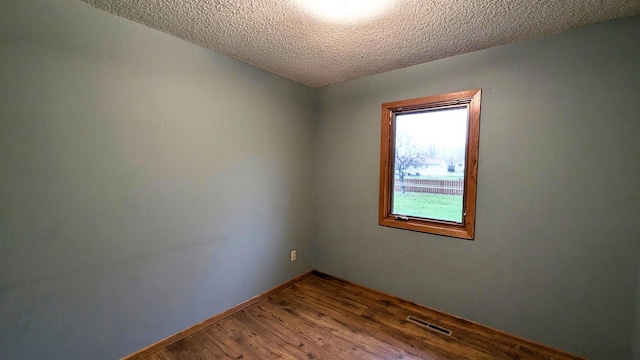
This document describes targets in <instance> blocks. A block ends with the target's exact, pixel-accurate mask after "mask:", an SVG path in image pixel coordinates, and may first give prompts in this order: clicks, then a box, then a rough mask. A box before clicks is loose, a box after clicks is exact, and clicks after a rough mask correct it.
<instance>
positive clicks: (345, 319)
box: [144, 272, 580, 360]
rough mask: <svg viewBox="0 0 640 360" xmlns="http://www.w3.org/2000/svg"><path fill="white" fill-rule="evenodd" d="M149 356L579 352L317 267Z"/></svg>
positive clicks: (153, 359) (550, 357) (553, 357)
mask: <svg viewBox="0 0 640 360" xmlns="http://www.w3.org/2000/svg"><path fill="white" fill-rule="evenodd" d="M409 315H412V316H416V317H418V318H421V319H424V320H426V321H428V322H430V323H433V324H436V325H438V326H441V327H444V328H446V329H449V330H451V331H452V334H451V336H447V335H444V334H440V333H437V332H434V331H432V330H429V329H426V328H424V327H422V326H420V325H417V324H414V323H412V322H409V321H407V320H406V318H407V316H409ZM144 359H146V360H195V359H248V360H252V359H256V360H262V359H434V360H435V359H546V360H559V359H580V358H579V357H576V356H573V355H570V354H566V353H564V352H561V351H559V350H555V349H551V348H547V347H544V346H541V345H538V344H535V343H532V342H529V341H526V340H523V339H519V338H517V337H514V336H511V335H508V334H505V333H502V332H500V331H497V330H494V329H491V328H487V327H485V326H482V325H479V324H476V323H473V322H470V321H467V320H464V319H461V318H457V317H454V316H450V315H447V314H443V313H441V312H438V311H434V310H431V309H428V308H425V307H422V306H419V305H416V304H413V303H411V302H408V301H404V300H400V299H398V298H395V297H392V296H389V295H386V294H382V293H380V292H376V291H373V290H370V289H366V288H364V287H361V286H358V285H355V284H352V283H349V282H346V281H343V280H340V279H337V278H334V277H331V276H328V275H324V274H321V273H317V272H314V274H313V275H312V276H310V277H307V278H305V279H303V280H301V281H299V282H298V283H296V284H295V285H293V286H291V287H289V288H286V289H284V290H282V291H280V292H278V293H276V294H272V295H271V296H269V297H268V298H265V299H263V300H261V301H259V302H257V303H255V304H253V305H251V306H249V307H246V308H244V309H243V310H241V311H238V312H236V313H234V314H232V315H230V316H228V317H226V318H224V319H222V320H220V321H218V322H216V323H215V324H213V325H211V326H209V327H207V328H205V329H203V330H201V331H198V332H196V333H194V334H192V335H190V336H188V337H186V338H184V339H182V340H180V341H178V342H175V343H173V344H171V345H169V346H167V347H165V348H162V349H161V350H159V351H158V352H156V353H154V354H152V355H149V356H147V357H145V358H144Z"/></svg>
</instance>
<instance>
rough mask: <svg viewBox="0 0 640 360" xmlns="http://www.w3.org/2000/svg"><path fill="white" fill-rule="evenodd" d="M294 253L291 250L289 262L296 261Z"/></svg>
mask: <svg viewBox="0 0 640 360" xmlns="http://www.w3.org/2000/svg"><path fill="white" fill-rule="evenodd" d="M296 257H297V255H296V251H295V250H291V261H296Z"/></svg>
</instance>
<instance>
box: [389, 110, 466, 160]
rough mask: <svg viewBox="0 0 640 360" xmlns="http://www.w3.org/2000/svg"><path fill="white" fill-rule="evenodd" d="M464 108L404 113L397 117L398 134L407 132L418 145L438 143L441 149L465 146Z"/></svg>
mask: <svg viewBox="0 0 640 360" xmlns="http://www.w3.org/2000/svg"><path fill="white" fill-rule="evenodd" d="M467 113H468V110H467V108H466V107H464V108H454V109H446V110H435V111H427V112H421V113H411V114H402V115H398V116H397V117H396V136H398V134H403V133H404V134H407V135H408V136H410V137H411V139H412V141H413V142H414V143H415V144H416V145H418V146H426V145H430V144H436V145H437V146H438V148H439V149H441V150H444V151H447V150H449V149H455V148H461V147H462V148H464V146H465V144H466V141H467Z"/></svg>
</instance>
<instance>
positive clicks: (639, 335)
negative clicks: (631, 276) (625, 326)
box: [633, 261, 640, 360]
mask: <svg viewBox="0 0 640 360" xmlns="http://www.w3.org/2000/svg"><path fill="white" fill-rule="evenodd" d="M635 315H636V323H635V332H634V335H633V358H634V359H635V360H640V261H639V262H638V289H637V290H636V314H635Z"/></svg>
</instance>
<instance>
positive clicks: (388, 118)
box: [378, 89, 481, 240]
mask: <svg viewBox="0 0 640 360" xmlns="http://www.w3.org/2000/svg"><path fill="white" fill-rule="evenodd" d="M480 101H481V90H480V89H474V90H466V91H459V92H453V93H448V94H442V95H435V96H427V97H422V98H416V99H410V100H402V101H395V102H388V103H384V104H382V126H381V128H382V132H381V138H380V199H379V218H378V223H379V224H380V225H382V226H390V227H394V228H399V229H406V230H413V231H419V232H424V233H430V234H436V235H444V236H450V237H455V238H461V239H468V240H473V239H474V236H475V218H476V189H477V180H478V148H479V141H480ZM460 105H466V106H467V107H468V122H467V143H466V149H465V156H466V160H465V161H466V162H465V170H464V171H465V172H464V195H463V219H462V223H453V222H448V221H439V220H434V219H425V218H419V217H411V216H407V217H406V218H405V217H403V218H399V217H397V216H396V215H393V214H392V207H391V206H392V198H391V196H392V194H393V186H394V184H393V181H394V177H395V168H394V161H393V159H394V157H395V153H394V152H395V134H394V129H395V126H394V121H395V117H396V115H398V114H403V113H409V112H417V111H421V110H435V109H444V108H447V107H458V106H460Z"/></svg>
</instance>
